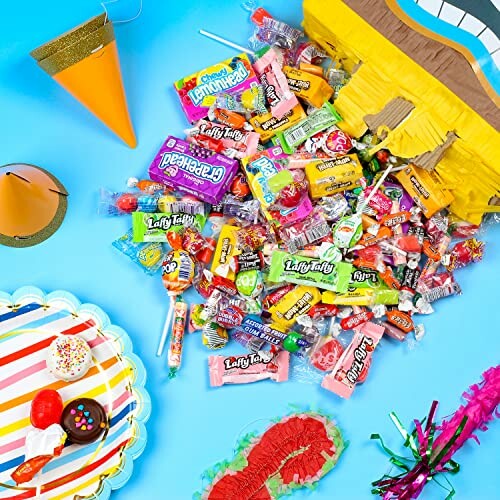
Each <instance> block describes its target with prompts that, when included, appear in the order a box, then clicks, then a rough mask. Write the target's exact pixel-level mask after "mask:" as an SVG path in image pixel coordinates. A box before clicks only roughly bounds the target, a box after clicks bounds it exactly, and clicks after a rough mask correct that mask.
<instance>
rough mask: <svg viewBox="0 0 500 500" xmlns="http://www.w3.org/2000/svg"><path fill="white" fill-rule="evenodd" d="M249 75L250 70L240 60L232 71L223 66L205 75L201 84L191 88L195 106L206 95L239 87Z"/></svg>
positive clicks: (191, 96)
mask: <svg viewBox="0 0 500 500" xmlns="http://www.w3.org/2000/svg"><path fill="white" fill-rule="evenodd" d="M249 76H250V72H249V71H248V70H247V68H246V67H245V65H244V64H243V63H242V62H239V63H238V64H237V65H236V68H235V69H234V70H232V71H231V70H230V69H229V68H223V69H221V70H220V71H217V72H216V73H209V74H207V75H203V76H202V77H201V78H200V80H201V84H200V85H197V86H196V87H195V88H194V89H191V90H190V91H189V92H188V96H189V97H190V99H191V101H192V102H193V104H194V105H195V106H199V105H200V104H201V102H202V101H203V99H204V98H205V97H206V96H208V95H215V94H219V93H220V92H224V91H227V90H229V89H232V88H233V87H237V86H238V85H240V84H241V83H243V82H244V81H245V80H246V79H247V78H248V77H249Z"/></svg>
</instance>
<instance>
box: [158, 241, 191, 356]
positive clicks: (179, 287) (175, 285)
mask: <svg viewBox="0 0 500 500" xmlns="http://www.w3.org/2000/svg"><path fill="white" fill-rule="evenodd" d="M194 273H195V263H194V260H193V259H192V258H191V256H190V255H189V253H188V252H186V251H185V250H179V249H174V250H171V251H170V252H168V253H167V255H166V257H165V260H164V261H163V267H162V280H163V286H164V287H165V288H166V289H167V293H168V295H169V297H170V299H171V306H170V308H169V311H168V315H167V319H166V320H165V325H164V326H163V332H162V334H161V338H160V345H159V346H158V351H157V353H156V355H157V356H161V355H162V354H163V349H164V348H165V342H166V340H167V334H168V330H169V328H170V326H171V323H172V318H173V312H174V305H175V301H176V297H178V296H179V295H181V294H182V292H183V291H184V290H186V289H187V288H189V287H190V286H191V284H192V283H193V278H194Z"/></svg>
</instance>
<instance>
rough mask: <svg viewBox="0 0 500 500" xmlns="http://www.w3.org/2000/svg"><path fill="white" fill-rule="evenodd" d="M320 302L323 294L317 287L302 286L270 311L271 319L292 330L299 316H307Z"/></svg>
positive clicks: (287, 295)
mask: <svg viewBox="0 0 500 500" xmlns="http://www.w3.org/2000/svg"><path fill="white" fill-rule="evenodd" d="M332 293H333V292H332ZM320 301H321V293H320V291H319V290H318V289H317V288H316V287H313V286H305V285H300V286H298V287H297V288H295V289H294V290H292V291H291V292H289V293H287V294H286V295H285V296H284V297H283V298H282V299H281V300H280V301H279V302H278V303H277V304H275V305H274V306H272V307H271V308H270V309H269V312H270V313H271V319H272V320H273V321H274V322H276V323H278V324H280V325H282V326H284V327H286V328H290V327H291V326H292V325H293V324H294V323H295V320H296V319H297V317H298V316H302V315H303V314H306V313H307V312H308V311H309V309H311V307H312V306H314V305H316V304H317V303H318V302H320Z"/></svg>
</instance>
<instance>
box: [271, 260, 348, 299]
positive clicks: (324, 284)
mask: <svg viewBox="0 0 500 500" xmlns="http://www.w3.org/2000/svg"><path fill="white" fill-rule="evenodd" d="M351 272H352V265H351V264H348V263H347V262H327V261H326V260H320V259H313V258H310V257H303V256H301V255H291V254H289V253H286V252H274V253H273V257H272V260H271V269H270V271H269V276H268V280H269V281H272V282H275V283H280V282H282V281H288V282H290V283H296V284H298V285H316V286H317V287H318V288H323V289H325V290H332V291H334V292H339V293H344V292H346V291H347V288H348V286H349V281H350V279H351Z"/></svg>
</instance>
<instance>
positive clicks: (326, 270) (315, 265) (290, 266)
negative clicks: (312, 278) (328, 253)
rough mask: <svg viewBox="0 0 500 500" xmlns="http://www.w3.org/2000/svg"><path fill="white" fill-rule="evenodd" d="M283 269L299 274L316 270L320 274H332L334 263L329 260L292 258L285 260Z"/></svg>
mask: <svg viewBox="0 0 500 500" xmlns="http://www.w3.org/2000/svg"><path fill="white" fill-rule="evenodd" d="M284 269H285V271H292V272H294V273H299V274H307V273H309V272H316V273H321V274H325V275H327V274H332V272H333V271H334V269H335V265H334V264H333V263H331V262H327V261H325V260H323V261H313V260H312V261H310V262H305V261H296V260H294V259H289V260H285V262H284Z"/></svg>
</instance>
